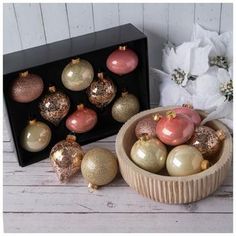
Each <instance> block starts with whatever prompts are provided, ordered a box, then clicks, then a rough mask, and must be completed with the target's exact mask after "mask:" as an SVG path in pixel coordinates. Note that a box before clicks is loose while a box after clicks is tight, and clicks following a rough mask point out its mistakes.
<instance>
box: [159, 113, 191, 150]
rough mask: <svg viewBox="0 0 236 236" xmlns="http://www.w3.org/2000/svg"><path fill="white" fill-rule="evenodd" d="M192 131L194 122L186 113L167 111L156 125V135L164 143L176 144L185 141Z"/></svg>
mask: <svg viewBox="0 0 236 236" xmlns="http://www.w3.org/2000/svg"><path fill="white" fill-rule="evenodd" d="M193 132H194V123H193V122H192V120H190V118H189V117H188V116H186V115H181V114H176V113H175V112H174V111H169V112H167V114H166V116H163V117H162V118H161V119H160V120H159V121H158V122H157V126H156V134H157V137H158V138H159V139H160V140H161V141H162V142H163V143H165V144H167V145H171V146H177V145H180V144H183V143H185V142H187V141H188V140H189V139H190V138H191V136H192V135H193Z"/></svg>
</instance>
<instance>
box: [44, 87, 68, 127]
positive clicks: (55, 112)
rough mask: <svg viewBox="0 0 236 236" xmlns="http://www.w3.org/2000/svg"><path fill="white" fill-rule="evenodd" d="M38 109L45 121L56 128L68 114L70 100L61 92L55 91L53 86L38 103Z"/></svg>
mask: <svg viewBox="0 0 236 236" xmlns="http://www.w3.org/2000/svg"><path fill="white" fill-rule="evenodd" d="M39 109H40V114H41V116H42V117H43V118H44V119H45V120H48V121H50V122H51V123H53V124H54V125H56V126H57V125H58V124H59V123H60V121H61V120H62V119H63V118H64V117H65V116H66V115H67V113H68V112H69V109H70V99H69V98H68V96H66V95H65V94H64V93H63V92H61V91H56V88H55V86H51V87H49V93H48V94H46V95H45V96H44V97H43V98H42V100H41V101H40V103H39Z"/></svg>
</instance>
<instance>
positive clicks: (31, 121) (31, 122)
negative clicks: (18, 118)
mask: <svg viewBox="0 0 236 236" xmlns="http://www.w3.org/2000/svg"><path fill="white" fill-rule="evenodd" d="M36 121H37V120H36V119H33V120H30V121H29V124H30V125H33V124H35V123H36Z"/></svg>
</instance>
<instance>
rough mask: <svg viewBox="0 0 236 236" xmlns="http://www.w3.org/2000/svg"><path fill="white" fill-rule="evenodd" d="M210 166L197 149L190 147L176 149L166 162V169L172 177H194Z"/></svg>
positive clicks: (182, 146) (184, 146) (183, 146)
mask: <svg viewBox="0 0 236 236" xmlns="http://www.w3.org/2000/svg"><path fill="white" fill-rule="evenodd" d="M209 165H210V164H209V161H207V160H204V159H203V157H202V154H201V153H200V152H199V151H198V150H197V148H195V147H192V146H189V145H180V146H178V147H175V148H174V149H172V150H171V151H170V153H169V155H168V156H167V160H166V168H167V171H168V173H169V175H171V176H186V175H193V174H196V173H199V172H201V171H203V170H206V169H207V168H209Z"/></svg>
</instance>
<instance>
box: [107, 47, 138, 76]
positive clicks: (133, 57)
mask: <svg viewBox="0 0 236 236" xmlns="http://www.w3.org/2000/svg"><path fill="white" fill-rule="evenodd" d="M106 64H107V68H108V69H109V70H110V71H111V72H113V73H115V74H118V75H124V74H128V73H130V72H132V71H133V70H135V68H136V67H137V65H138V56H137V54H136V53H135V52H134V51H133V50H131V49H129V48H127V47H126V46H120V47H119V48H118V49H117V50H115V51H114V52H112V53H111V54H110V56H109V57H108V58H107V62H106Z"/></svg>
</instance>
